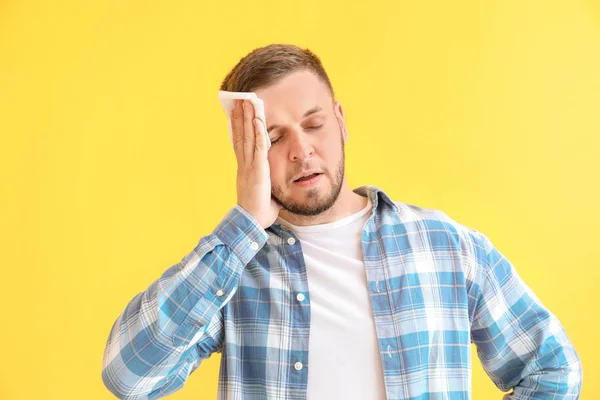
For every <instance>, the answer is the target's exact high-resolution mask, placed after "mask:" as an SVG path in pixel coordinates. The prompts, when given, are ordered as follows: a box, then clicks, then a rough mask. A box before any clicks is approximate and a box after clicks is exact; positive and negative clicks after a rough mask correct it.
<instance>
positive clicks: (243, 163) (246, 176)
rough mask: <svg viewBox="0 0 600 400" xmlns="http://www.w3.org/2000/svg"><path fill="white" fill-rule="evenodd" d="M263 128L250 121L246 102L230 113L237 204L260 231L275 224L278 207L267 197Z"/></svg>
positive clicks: (238, 103)
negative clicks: (235, 169)
mask: <svg viewBox="0 0 600 400" xmlns="http://www.w3.org/2000/svg"><path fill="white" fill-rule="evenodd" d="M264 130H265V126H264V125H263V123H262V121H261V120H260V119H258V118H255V117H254V106H253V105H252V103H250V101H248V100H236V101H235V106H234V108H233V110H232V111H231V131H232V136H233V149H234V151H235V157H236V159H237V163H238V168H237V204H239V205H240V206H241V207H242V208H243V209H244V210H246V211H247V212H248V213H249V214H250V215H252V216H253V217H254V219H256V220H257V221H258V223H259V224H260V225H261V226H262V227H263V228H264V229H266V228H268V227H269V226H271V225H272V224H273V222H275V220H276V219H277V216H278V215H279V211H280V210H281V208H282V207H281V206H280V205H279V204H278V203H277V202H276V201H275V200H274V199H273V198H272V197H271V172H270V169H269V160H268V158H267V151H268V144H267V140H268V139H267V135H266V134H265V132H264Z"/></svg>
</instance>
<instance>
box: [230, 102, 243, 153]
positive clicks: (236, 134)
mask: <svg viewBox="0 0 600 400" xmlns="http://www.w3.org/2000/svg"><path fill="white" fill-rule="evenodd" d="M230 118H231V131H232V136H233V149H234V151H235V156H236V158H237V160H238V164H243V163H245V160H246V159H245V157H244V136H243V135H244V129H243V126H242V107H241V106H240V101H239V100H234V101H233V109H232V110H231V116H230Z"/></svg>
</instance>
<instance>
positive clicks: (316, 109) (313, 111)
mask: <svg viewBox="0 0 600 400" xmlns="http://www.w3.org/2000/svg"><path fill="white" fill-rule="evenodd" d="M321 110H323V108H322V107H321V106H314V107H313V108H311V109H310V110H308V111H307V112H305V113H304V115H303V116H302V118H303V119H304V118H306V117H308V116H309V115H312V114H314V113H318V112H319V111H321ZM277 128H281V125H269V126H268V127H267V133H270V132H271V131H272V130H274V129H277Z"/></svg>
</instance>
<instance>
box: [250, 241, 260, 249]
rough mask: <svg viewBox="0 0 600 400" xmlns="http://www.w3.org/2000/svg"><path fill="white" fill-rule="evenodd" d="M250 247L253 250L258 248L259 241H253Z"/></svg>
mask: <svg viewBox="0 0 600 400" xmlns="http://www.w3.org/2000/svg"><path fill="white" fill-rule="evenodd" d="M250 248H251V249H252V250H258V243H256V242H252V243H250Z"/></svg>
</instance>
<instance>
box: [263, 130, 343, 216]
mask: <svg viewBox="0 0 600 400" xmlns="http://www.w3.org/2000/svg"><path fill="white" fill-rule="evenodd" d="M345 158H346V155H345V151H344V142H343V139H342V158H341V160H340V162H339V163H338V165H337V168H336V171H335V173H334V174H333V175H331V178H332V180H331V183H332V184H331V190H329V192H328V193H324V194H321V193H320V191H319V189H317V188H313V189H309V190H308V191H307V192H306V197H305V199H303V200H302V202H298V201H295V200H293V199H290V198H289V197H286V196H285V195H284V193H283V190H281V187H279V186H275V185H273V188H272V190H271V196H272V197H273V199H274V200H275V202H277V203H278V204H279V205H280V206H281V207H283V209H284V210H286V211H288V212H290V213H291V214H296V215H302V216H305V217H314V216H316V215H319V214H321V213H323V212H325V211H327V210H329V209H330V208H331V207H332V206H333V205H334V204H335V202H336V200H337V198H338V196H339V195H340V191H341V190H342V183H343V182H344V164H345ZM325 172H326V171H325ZM324 175H325V173H324Z"/></svg>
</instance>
